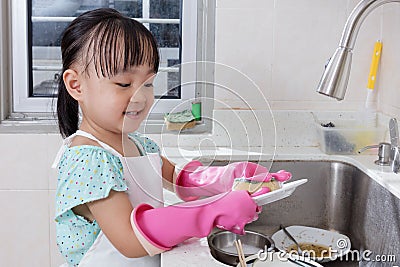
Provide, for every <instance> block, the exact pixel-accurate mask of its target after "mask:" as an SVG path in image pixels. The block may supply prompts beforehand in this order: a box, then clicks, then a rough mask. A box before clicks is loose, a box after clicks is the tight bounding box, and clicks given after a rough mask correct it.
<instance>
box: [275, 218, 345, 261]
mask: <svg viewBox="0 0 400 267" xmlns="http://www.w3.org/2000/svg"><path fill="white" fill-rule="evenodd" d="M286 230H288V232H289V233H290V234H291V235H292V236H293V237H294V239H296V241H297V243H315V244H320V245H323V246H326V247H331V248H332V255H331V257H324V258H322V257H319V258H313V260H315V261H318V262H328V261H332V260H336V259H337V258H338V257H341V256H343V255H345V254H347V253H348V252H349V251H350V248H351V242H350V239H349V238H348V237H347V236H345V235H342V234H340V233H337V232H332V231H327V230H324V229H320V228H313V227H307V226H297V225H294V226H289V227H286ZM271 238H272V240H274V242H275V247H276V248H277V249H279V250H280V251H282V252H283V251H284V252H287V251H288V248H289V247H290V246H292V245H293V244H294V243H293V241H292V240H290V238H289V237H288V236H287V235H286V234H285V233H284V232H283V230H279V231H278V232H276V233H275V234H273V235H272V237H271Z"/></svg>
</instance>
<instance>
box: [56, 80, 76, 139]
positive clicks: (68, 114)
mask: <svg viewBox="0 0 400 267" xmlns="http://www.w3.org/2000/svg"><path fill="white" fill-rule="evenodd" d="M57 118H58V128H59V129H60V133H61V135H62V137H63V138H66V137H68V136H70V135H72V134H74V133H75V132H76V131H77V130H78V124H79V105H78V101H76V100H75V99H74V98H73V97H72V96H71V95H70V94H69V93H68V91H67V88H66V87H65V84H64V80H63V76H62V75H60V78H59V81H58V97H57Z"/></svg>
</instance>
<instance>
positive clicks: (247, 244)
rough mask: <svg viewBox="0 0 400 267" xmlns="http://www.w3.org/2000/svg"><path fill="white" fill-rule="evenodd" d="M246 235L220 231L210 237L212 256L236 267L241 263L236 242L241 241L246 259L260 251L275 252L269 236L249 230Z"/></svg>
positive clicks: (209, 243)
mask: <svg viewBox="0 0 400 267" xmlns="http://www.w3.org/2000/svg"><path fill="white" fill-rule="evenodd" d="M245 233H246V234H245V235H237V234H234V233H231V232H229V231H219V232H215V233H213V234H211V235H209V236H208V238H207V240H208V246H209V247H210V252H211V255H212V256H213V257H214V258H215V259H216V260H218V261H220V262H222V263H225V264H228V265H231V266H236V265H237V264H238V263H239V257H238V253H237V250H236V246H235V243H234V242H235V240H239V239H240V241H241V243H242V246H243V252H244V255H245V257H248V256H251V255H254V254H256V253H258V252H259V251H260V250H262V251H264V252H265V251H272V250H274V248H275V244H274V241H272V239H271V238H269V237H268V236H266V235H263V234H261V233H257V232H253V231H247V230H246V231H245Z"/></svg>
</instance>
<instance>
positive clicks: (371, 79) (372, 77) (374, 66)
mask: <svg viewBox="0 0 400 267" xmlns="http://www.w3.org/2000/svg"><path fill="white" fill-rule="evenodd" d="M381 53H382V42H381V41H379V40H378V41H376V43H375V46H374V53H373V54H372V61H371V67H370V70H369V76H368V85H367V88H368V89H371V90H374V88H375V81H376V73H377V71H378V66H379V59H380V58H381Z"/></svg>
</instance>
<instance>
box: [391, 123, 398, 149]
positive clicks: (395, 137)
mask: <svg viewBox="0 0 400 267" xmlns="http://www.w3.org/2000/svg"><path fill="white" fill-rule="evenodd" d="M389 133H390V143H391V145H392V149H393V148H394V147H398V146H399V126H398V124H397V120H396V118H391V119H390V120H389Z"/></svg>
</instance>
